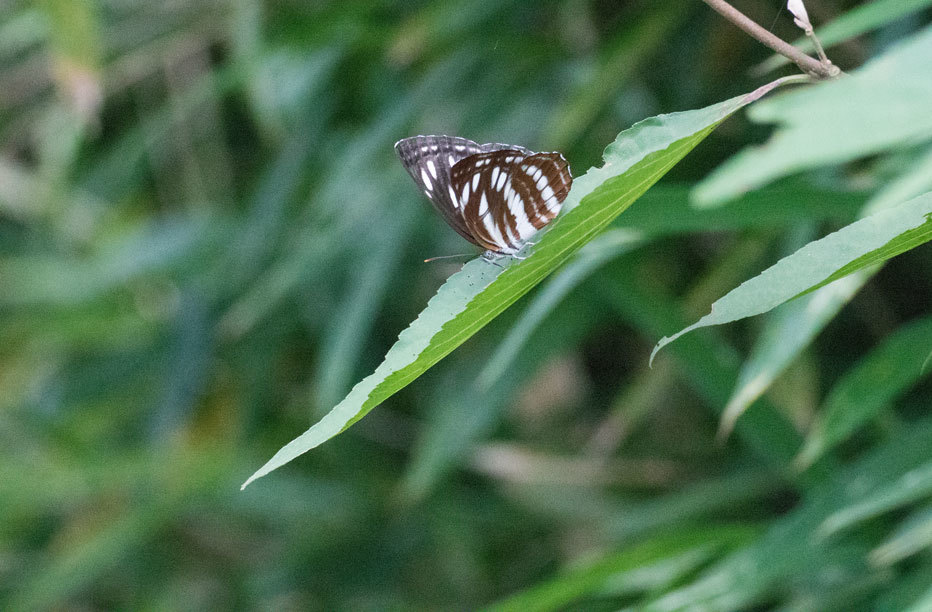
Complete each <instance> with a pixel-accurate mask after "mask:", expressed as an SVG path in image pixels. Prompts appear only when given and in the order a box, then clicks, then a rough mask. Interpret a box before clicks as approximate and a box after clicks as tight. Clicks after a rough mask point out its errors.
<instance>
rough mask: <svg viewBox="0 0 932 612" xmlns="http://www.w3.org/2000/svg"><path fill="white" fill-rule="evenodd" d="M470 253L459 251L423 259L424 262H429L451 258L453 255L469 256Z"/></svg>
mask: <svg viewBox="0 0 932 612" xmlns="http://www.w3.org/2000/svg"><path fill="white" fill-rule="evenodd" d="M469 256H470V253H460V254H459V255H438V256H437V257H430V258H428V259H425V260H424V263H430V262H432V261H437V260H438V259H453V258H454V257H469Z"/></svg>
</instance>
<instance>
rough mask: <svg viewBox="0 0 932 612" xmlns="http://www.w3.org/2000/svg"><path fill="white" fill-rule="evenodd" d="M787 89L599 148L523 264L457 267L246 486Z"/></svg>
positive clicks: (674, 119) (416, 372)
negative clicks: (370, 363) (747, 111)
mask: <svg viewBox="0 0 932 612" xmlns="http://www.w3.org/2000/svg"><path fill="white" fill-rule="evenodd" d="M784 82H786V79H781V80H779V81H774V82H773V83H770V84H768V85H765V86H763V87H761V88H759V89H757V90H755V91H754V92H752V93H750V94H748V95H745V96H738V97H736V98H732V99H731V100H727V101H725V102H721V103H719V104H715V105H713V106H709V107H706V108H703V109H699V110H694V111H686V112H681V113H672V114H669V115H660V116H658V117H653V118H650V119H646V120H644V121H642V122H640V123H638V124H636V125H635V126H633V127H632V128H631V129H629V130H626V131H624V132H622V133H621V134H619V136H618V138H617V139H616V140H615V142H614V143H612V144H611V145H609V147H608V148H607V149H606V150H605V155H604V159H605V164H604V165H603V166H602V167H601V168H594V169H591V170H589V172H587V173H586V174H585V175H584V176H581V177H579V178H578V179H576V180H575V181H574V184H573V189H572V190H571V192H570V194H569V196H568V197H567V200H566V202H565V203H564V211H565V212H564V213H563V214H561V215H560V217H559V218H558V219H557V220H556V221H554V222H553V223H552V224H551V225H550V228H549V231H547V232H546V233H544V235H543V238H542V239H541V240H540V242H539V244H537V245H536V246H535V247H534V250H533V252H532V253H531V254H530V255H529V256H528V257H527V258H526V259H524V260H510V261H503V262H502V263H501V264H500V265H498V264H491V263H489V262H487V261H485V260H482V259H475V260H473V261H471V262H469V263H467V264H466V265H465V266H463V269H462V270H461V271H460V272H458V273H457V274H454V275H453V276H451V277H450V278H449V279H448V280H447V282H446V283H445V284H444V285H443V286H442V287H441V288H440V290H439V291H438V292H437V295H435V296H434V297H433V298H432V299H431V300H430V302H429V303H428V305H427V308H426V309H425V310H424V311H422V312H421V314H420V315H419V316H418V317H417V319H416V320H415V321H414V322H413V323H412V324H411V326H410V327H408V329H406V330H404V331H403V332H402V333H401V334H400V335H399V337H398V341H397V342H396V343H395V345H394V346H392V348H391V349H390V350H389V351H388V353H387V354H386V356H385V360H384V361H383V362H382V364H381V365H379V366H378V368H376V370H375V372H374V373H372V374H371V375H369V376H368V377H366V378H365V379H363V380H362V381H361V382H360V383H358V384H357V385H356V386H355V387H354V388H353V389H352V390H351V391H350V393H349V395H347V397H346V398H345V399H344V400H343V401H341V402H340V403H339V404H337V406H336V407H334V408H333V410H331V411H330V412H329V413H328V414H327V415H326V416H325V417H324V418H323V419H321V420H320V421H319V422H318V423H317V424H315V425H314V426H313V427H311V428H310V429H309V430H307V431H306V432H304V433H303V434H302V435H300V436H298V437H297V438H295V439H294V440H292V441H291V442H289V443H288V444H287V445H285V446H284V447H283V448H282V449H281V450H279V451H278V453H276V454H275V456H273V457H272V459H270V460H269V461H268V462H267V463H266V464H265V465H264V466H262V468H260V469H259V470H258V471H257V472H256V473H255V474H253V475H252V476H251V477H250V478H249V479H248V480H247V481H246V482H245V483H244V484H243V487H245V486H247V485H248V484H249V483H250V482H252V481H253V480H255V479H256V478H259V477H261V476H264V475H265V474H268V473H269V472H271V471H272V470H274V469H276V468H278V467H280V466H282V465H284V464H286V463H288V462H289V461H291V460H292V459H294V458H296V457H298V456H299V455H301V454H303V453H305V452H307V451H308V450H310V449H312V448H314V447H315V446H317V445H319V444H321V443H322V442H324V441H326V440H328V439H330V438H331V437H333V436H335V435H337V434H339V433H340V432H342V431H344V430H345V429H346V428H347V427H349V426H351V425H352V424H353V423H355V422H356V421H358V420H359V419H361V418H362V417H363V416H365V415H366V413H368V412H369V411H370V410H372V409H373V408H374V407H376V406H377V405H379V404H380V403H382V402H383V401H385V400H386V399H387V398H388V397H390V396H391V395H393V394H394V393H395V392H396V391H398V390H399V389H401V388H403V387H405V386H406V385H407V384H409V383H410V382H411V381H413V380H414V379H415V378H417V377H418V376H420V375H421V374H422V373H423V372H425V371H426V370H427V369H428V368H430V367H431V366H432V365H434V364H435V363H437V362H438V361H439V360H440V359H442V358H443V357H444V356H446V355H447V354H448V353H450V352H451V351H452V350H453V349H455V348H456V347H457V346H459V345H460V344H462V343H463V342H465V341H466V340H467V339H468V338H469V337H470V336H472V335H473V334H474V333H476V332H477V331H479V330H480V329H482V327H484V326H485V324H486V323H488V322H489V321H491V320H492V319H493V318H495V317H496V316H497V315H498V314H500V313H501V312H502V311H504V310H505V309H506V308H507V307H508V306H510V305H511V304H513V303H514V302H515V301H516V300H518V299H519V298H520V297H521V296H523V295H524V294H525V293H527V292H528V291H530V290H531V289H532V288H533V287H534V286H535V285H537V284H538V283H539V282H540V281H541V280H543V279H544V278H545V277H546V276H547V275H549V274H550V273H551V272H553V270H555V269H556V268H557V267H559V266H560V265H562V264H563V263H564V262H566V261H567V260H568V259H569V258H570V257H571V256H572V255H573V254H574V253H575V252H576V251H578V250H579V249H580V248H581V247H582V246H583V245H585V244H586V243H587V242H589V241H590V240H592V238H593V237H595V236H596V235H597V234H598V233H600V232H601V231H602V230H604V229H605V227H606V226H608V224H609V223H611V222H612V220H613V219H614V218H615V217H617V216H618V215H619V214H621V212H622V211H624V210H625V209H626V208H627V207H628V206H630V205H631V204H632V203H633V202H634V201H635V200H636V199H637V198H638V197H639V196H640V195H641V194H642V193H644V192H645V191H647V189H648V188H649V187H650V186H651V185H653V184H654V183H655V182H656V181H657V180H659V179H660V177H662V176H663V175H664V174H666V172H667V171H668V170H669V169H670V168H672V167H673V166H674V165H675V164H676V163H677V162H678V161H679V160H680V159H682V157H683V156H684V155H686V153H688V152H689V151H690V150H691V149H692V148H693V147H695V146H696V145H697V144H698V143H699V142H701V141H702V139H703V138H705V137H706V136H707V135H708V134H709V133H710V132H711V131H712V130H713V129H715V127H716V126H717V125H718V124H719V123H720V122H721V121H723V120H724V119H725V118H727V117H728V116H729V115H731V114H732V113H734V112H735V111H736V110H738V109H739V108H741V107H743V106H745V105H746V104H749V103H750V102H753V101H754V100H757V99H759V98H760V97H761V96H762V95H764V94H765V93H767V92H768V91H771V90H772V89H774V88H775V87H777V86H779V85H780V84H782V83H784Z"/></svg>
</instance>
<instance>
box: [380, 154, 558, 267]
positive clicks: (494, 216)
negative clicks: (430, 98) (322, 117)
mask: <svg viewBox="0 0 932 612" xmlns="http://www.w3.org/2000/svg"><path fill="white" fill-rule="evenodd" d="M395 151H396V152H397V153H398V156H399V157H400V158H401V163H402V164H404V167H405V169H406V170H407V171H408V174H410V175H411V178H413V179H414V182H416V183H417V184H418V187H420V188H421V190H422V191H423V192H424V194H425V195H426V196H427V197H428V198H429V199H430V201H431V204H433V205H434V208H436V209H437V211H439V212H440V214H441V215H442V216H443V218H444V219H445V220H446V222H447V223H448V224H450V226H451V227H452V228H453V229H455V230H456V231H457V232H458V233H459V234H460V236H462V237H463V238H465V239H466V240H468V241H470V242H472V243H473V244H475V245H477V246H480V247H482V248H483V249H486V250H487V252H488V253H487V254H501V255H515V254H516V253H518V252H519V251H520V250H521V248H522V247H523V246H524V245H525V244H526V243H527V241H528V239H529V238H531V237H532V236H533V235H534V234H536V233H537V231H538V230H540V229H541V228H542V227H544V226H545V225H547V224H548V223H550V221H551V220H552V219H553V218H554V217H556V216H557V213H558V212H560V207H561V206H562V205H563V200H565V199H566V195H567V194H568V193H569V191H570V185H572V183H573V177H572V175H570V167H569V164H567V163H566V160H565V159H564V158H563V156H562V155H561V154H559V153H534V152H533V151H529V150H528V149H525V148H524V147H518V146H514V145H507V144H501V143H490V144H483V145H480V144H477V143H475V142H473V141H471V140H467V139H465V138H458V137H456V136H412V137H411V138H404V139H402V140H399V141H398V142H397V143H395Z"/></svg>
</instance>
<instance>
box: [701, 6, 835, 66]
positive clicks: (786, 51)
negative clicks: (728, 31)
mask: <svg viewBox="0 0 932 612" xmlns="http://www.w3.org/2000/svg"><path fill="white" fill-rule="evenodd" d="M702 1H703V2H705V3H706V4H708V5H709V6H710V7H712V9H713V10H714V11H715V12H717V13H718V14H719V15H721V16H722V17H724V18H725V19H727V20H728V21H730V22H732V23H733V24H735V25H736V26H738V27H739V28H741V29H742V30H744V31H745V32H747V33H748V34H749V35H750V36H752V37H753V38H754V39H756V40H758V41H759V42H760V43H762V44H764V45H767V46H768V47H770V48H771V49H773V50H774V51H776V52H777V53H779V54H780V55H782V56H784V57H786V58H787V59H789V60H790V61H791V62H793V63H794V64H796V65H797V66H799V69H800V70H802V71H803V72H805V73H806V74H809V75H811V76H813V77H816V78H819V79H830V78H833V77H835V76H837V75H838V72H839V70H838V67H837V66H833V65H832V64H831V63H822V62H820V61H819V60H817V59H815V58H813V57H810V56H808V55H806V54H805V53H803V52H802V51H800V50H799V49H797V48H796V47H794V46H793V45H791V44H790V43H788V42H786V41H785V40H783V39H781V38H779V37H778V36H775V35H774V34H771V33H770V32H768V31H767V30H765V29H764V28H762V27H761V26H759V25H758V24H757V23H756V22H754V21H753V20H751V19H750V18H749V17H748V16H747V15H745V14H744V13H742V12H741V11H739V10H738V9H736V8H735V7H733V6H732V5H730V4H728V2H726V1H725V0H702Z"/></svg>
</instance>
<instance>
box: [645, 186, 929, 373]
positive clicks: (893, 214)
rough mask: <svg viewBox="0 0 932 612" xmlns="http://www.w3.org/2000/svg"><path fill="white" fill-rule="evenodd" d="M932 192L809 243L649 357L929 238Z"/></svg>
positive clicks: (721, 301) (663, 341) (666, 340)
mask: <svg viewBox="0 0 932 612" xmlns="http://www.w3.org/2000/svg"><path fill="white" fill-rule="evenodd" d="M930 214H932V193H927V194H924V195H921V196H919V197H918V198H914V199H912V200H910V201H909V202H906V203H904V204H901V205H900V206H896V207H894V208H890V209H888V210H884V211H882V212H879V213H877V214H874V215H871V216H870V217H866V218H864V219H861V220H860V221H857V222H855V223H852V224H851V225H848V226H847V227H844V228H842V229H840V230H838V231H837V232H835V233H833V234H829V235H828V236H826V237H825V238H822V239H821V240H816V241H815V242H810V243H809V244H807V245H806V246H804V247H803V248H801V249H800V250H798V251H796V252H795V253H793V254H792V255H790V256H789V257H785V258H783V259H781V260H780V261H779V262H777V263H776V264H775V265H773V266H771V267H770V268H768V269H767V270H764V271H763V272H761V273H760V274H759V275H757V276H755V277H754V278H752V279H751V280H749V281H746V282H744V283H743V284H741V285H740V286H739V287H737V288H736V289H734V290H732V291H731V292H729V293H728V294H727V295H725V296H724V297H723V298H721V299H719V300H718V301H716V302H715V303H714V304H712V312H710V313H709V314H707V315H706V316H704V317H702V318H701V319H699V321H697V322H696V323H693V324H692V325H690V326H689V327H686V328H685V329H682V330H680V331H679V332H677V333H675V334H673V335H672V336H669V337H665V338H662V339H661V340H660V342H658V343H657V346H655V347H654V350H653V352H652V353H651V360H652V361H653V358H654V356H655V355H656V354H657V351H659V350H660V349H661V348H663V347H664V346H666V345H667V344H669V343H670V342H673V341H674V340H676V339H677V338H679V337H680V336H682V335H683V334H685V333H686V332H688V331H692V330H694V329H697V328H699V327H708V326H710V325H721V324H722V323H730V322H732V321H737V320H739V319H743V318H746V317H750V316H753V315H758V314H762V313H765V312H767V311H768V310H771V309H773V308H775V307H777V306H779V305H780V304H782V303H783V302H786V301H787V300H790V299H792V298H794V297H798V296H800V295H803V294H806V293H809V292H811V291H815V290H816V289H818V288H819V287H823V286H825V285H827V284H828V283H830V282H832V281H835V280H838V279H839V278H842V277H843V276H846V275H848V274H851V273H852V272H856V271H857V270H860V269H863V268H866V267H868V266H870V265H872V264H875V263H877V262H880V261H884V260H886V259H889V258H891V257H893V256H895V255H898V254H900V253H902V252H903V251H905V250H907V249H910V248H913V247H915V246H918V245H920V244H922V243H924V242H926V241H928V240H929V239H932V221H929V220H928V219H927V216H928V215H930Z"/></svg>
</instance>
